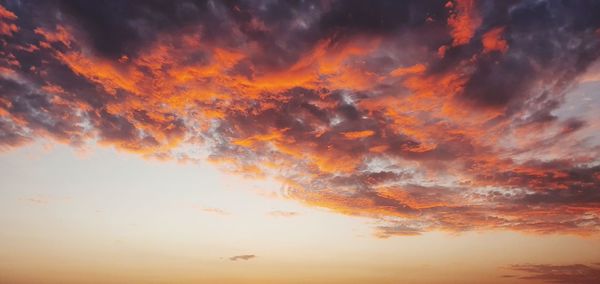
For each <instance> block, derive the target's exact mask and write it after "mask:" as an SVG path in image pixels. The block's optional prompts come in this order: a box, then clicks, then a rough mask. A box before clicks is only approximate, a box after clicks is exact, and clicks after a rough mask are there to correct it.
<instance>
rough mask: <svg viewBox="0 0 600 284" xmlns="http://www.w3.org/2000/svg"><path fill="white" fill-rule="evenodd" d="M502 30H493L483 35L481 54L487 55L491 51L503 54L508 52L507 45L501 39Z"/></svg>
mask: <svg viewBox="0 0 600 284" xmlns="http://www.w3.org/2000/svg"><path fill="white" fill-rule="evenodd" d="M503 32H504V28H494V29H492V30H490V31H488V32H486V33H485V34H483V37H482V38H481V43H482V44H483V52H484V53H488V52H492V51H500V52H502V53H505V52H506V51H507V50H508V44H507V43H506V41H505V40H504V39H502V33H503Z"/></svg>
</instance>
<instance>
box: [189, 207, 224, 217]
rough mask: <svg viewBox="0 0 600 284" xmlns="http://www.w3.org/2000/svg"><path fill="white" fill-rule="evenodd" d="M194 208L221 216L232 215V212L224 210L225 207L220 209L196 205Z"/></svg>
mask: <svg viewBox="0 0 600 284" xmlns="http://www.w3.org/2000/svg"><path fill="white" fill-rule="evenodd" d="M194 208H196V209H198V210H200V211H202V212H206V213H210V214H215V215H220V216H227V215H230V214H231V213H229V212H227V211H225V210H223V209H219V208H212V207H197V206H194Z"/></svg>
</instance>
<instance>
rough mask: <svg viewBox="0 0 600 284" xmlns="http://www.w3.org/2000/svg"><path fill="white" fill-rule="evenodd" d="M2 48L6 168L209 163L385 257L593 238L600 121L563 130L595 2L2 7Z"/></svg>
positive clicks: (0, 136) (597, 49)
mask: <svg viewBox="0 0 600 284" xmlns="http://www.w3.org/2000/svg"><path fill="white" fill-rule="evenodd" d="M175 2H176V3H175ZM0 38H1V40H0V42H1V44H2V49H1V51H0V55H1V56H0V58H1V59H0V147H1V148H2V149H10V148H13V147H18V146H21V145H23V144H25V143H28V142H31V141H33V140H34V139H38V138H45V139H52V140H55V141H58V142H61V143H67V144H70V145H73V146H74V147H82V146H84V145H85V144H86V143H88V142H89V141H95V142H97V143H99V144H102V145H110V146H113V147H116V148H118V149H122V150H126V151H131V152H135V153H139V154H140V155H143V156H145V157H154V158H159V159H165V160H186V161H188V160H191V161H194V160H195V159H197V158H199V156H201V155H194V154H192V153H196V152H198V151H197V150H199V149H202V150H204V151H208V153H209V155H208V160H209V161H212V162H215V163H217V164H219V165H221V166H222V167H223V168H224V169H226V170H229V171H233V172H236V173H239V174H242V175H247V176H251V177H265V176H269V177H274V178H276V179H278V180H279V181H281V183H282V184H284V188H285V193H286V195H287V196H288V197H289V198H291V199H295V200H298V201H299V202H303V203H305V204H307V205H311V206H318V207H324V208H329V209H331V210H334V211H336V212H340V213H343V214H349V215H359V216H368V217H372V218H375V219H377V220H381V226H378V227H377V228H376V231H375V234H376V235H377V236H379V237H383V238H385V237H389V236H394V235H418V234H420V233H422V232H426V231H431V230H443V231H451V232H457V231H465V230H516V231H523V232H530V233H573V234H590V233H594V232H596V231H598V229H600V163H599V161H600V160H599V156H600V155H599V153H600V151H599V149H600V147H599V145H598V137H597V136H598V134H597V133H598V128H599V125H598V117H597V116H596V117H593V116H592V117H590V116H586V115H585V114H581V113H571V114H570V115H562V116H559V115H556V114H555V112H556V110H558V109H559V108H560V107H561V106H562V105H563V104H564V102H565V100H566V99H567V98H566V97H567V94H568V91H569V90H570V89H572V87H573V86H575V85H576V84H577V83H578V82H579V81H578V80H579V79H578V78H579V77H580V76H581V75H582V74H583V73H584V72H586V70H587V69H588V67H589V66H590V65H592V63H594V61H595V60H596V59H597V58H598V56H599V55H600V2H598V1H564V2H559V1H523V2H516V3H512V2H510V1H493V2H492V1H483V2H478V1H450V2H448V1H323V2H311V1H305V2H297V3H296V2H293V1H280V2H277V1H239V2H238V1H225V2H221V1H214V2H213V1H207V2H203V1H189V2H187V1H127V2H126V1H109V2H108V3H103V2H102V1H92V2H90V1H39V2H38V1H23V2H18V1H8V2H3V4H2V6H1V8H0Z"/></svg>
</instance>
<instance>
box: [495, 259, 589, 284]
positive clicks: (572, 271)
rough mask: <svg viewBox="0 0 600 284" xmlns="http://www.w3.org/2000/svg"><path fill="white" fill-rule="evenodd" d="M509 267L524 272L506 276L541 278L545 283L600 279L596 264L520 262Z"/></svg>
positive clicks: (578, 283) (586, 283) (585, 283)
mask: <svg viewBox="0 0 600 284" xmlns="http://www.w3.org/2000/svg"><path fill="white" fill-rule="evenodd" d="M509 269H511V270H513V271H515V272H521V273H524V274H525V275H524V276H516V275H507V277H517V278H520V279H527V280H541V281H545V282H547V283H571V284H592V283H596V282H598V279H600V268H599V267H598V266H597V265H591V266H588V265H584V264H571V265H546V264H522V265H512V266H511V267H509Z"/></svg>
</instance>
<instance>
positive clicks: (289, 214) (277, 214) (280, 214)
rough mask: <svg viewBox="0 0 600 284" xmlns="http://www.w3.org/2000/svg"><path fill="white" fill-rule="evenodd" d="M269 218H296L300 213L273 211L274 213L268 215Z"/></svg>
mask: <svg viewBox="0 0 600 284" xmlns="http://www.w3.org/2000/svg"><path fill="white" fill-rule="evenodd" d="M268 214H269V215H270V216H273V217H287V218H289V217H296V216H298V215H300V213H298V212H294V211H281V210H275V211H271V212H269V213H268Z"/></svg>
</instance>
